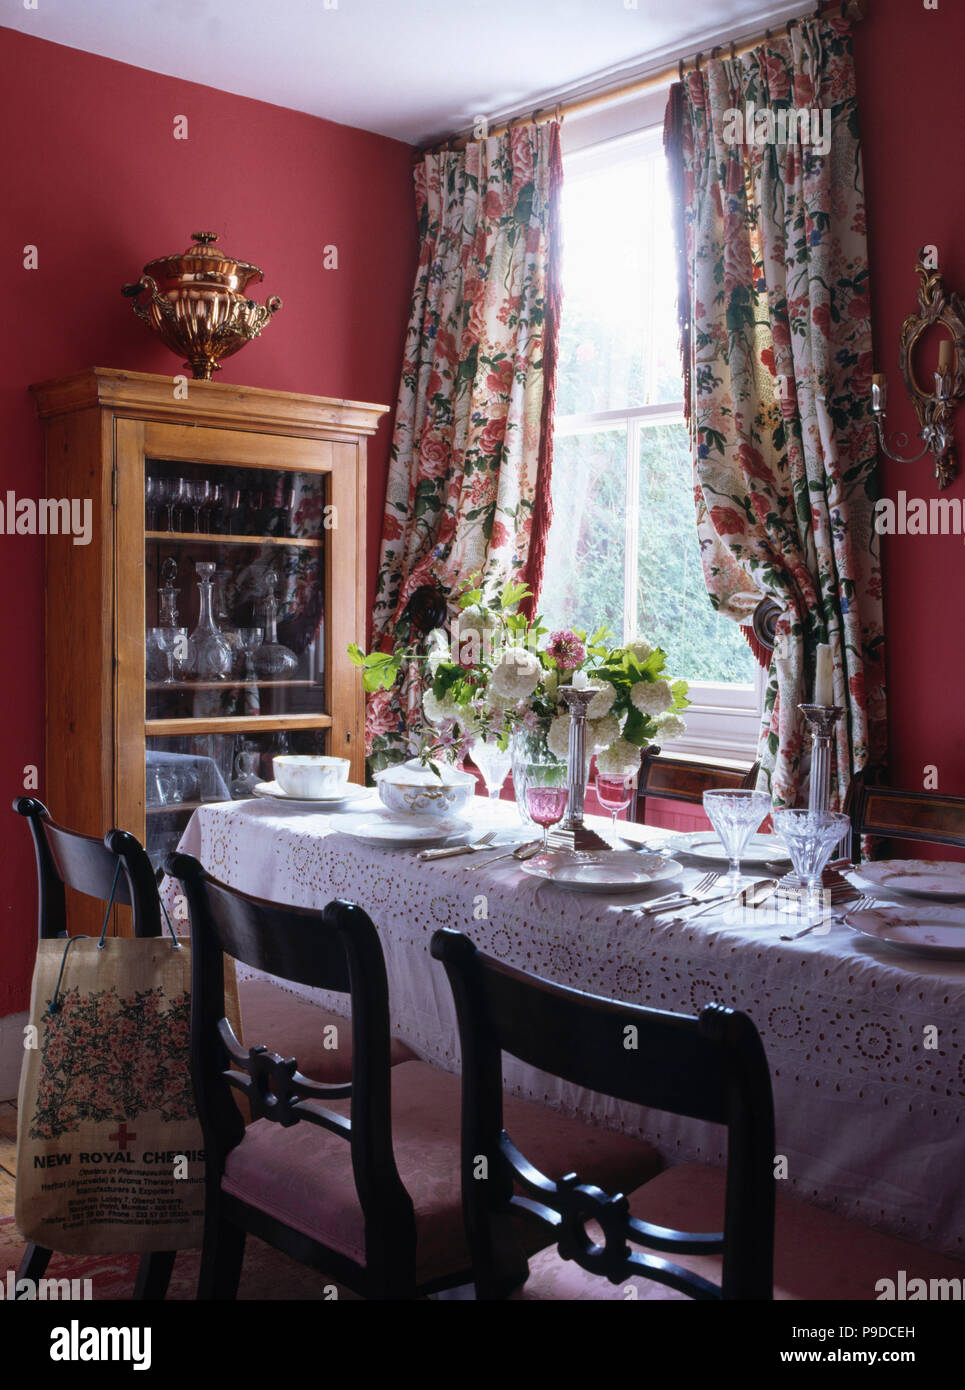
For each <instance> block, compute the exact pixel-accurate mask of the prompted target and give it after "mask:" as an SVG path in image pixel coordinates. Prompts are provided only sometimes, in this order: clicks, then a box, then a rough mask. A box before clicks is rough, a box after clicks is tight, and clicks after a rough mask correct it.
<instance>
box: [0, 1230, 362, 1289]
mask: <svg viewBox="0 0 965 1390" xmlns="http://www.w3.org/2000/svg"><path fill="white" fill-rule="evenodd" d="M23 1252H24V1241H23V1239H22V1238H21V1236H20V1234H19V1232H18V1231H17V1228H16V1226H15V1225H14V1222H13V1217H12V1216H4V1217H0V1281H2V1283H3V1285H4V1292H6V1284H7V1271H8V1270H12V1271H13V1274H14V1277H16V1272H17V1266H18V1265H19V1264H20V1258H21V1256H22V1255H23ZM200 1259H201V1255H200V1252H199V1251H197V1250H181V1251H179V1252H178V1256H177V1259H176V1260H175V1261H174V1271H173V1273H172V1275H171V1282H170V1284H169V1286H168V1292H167V1297H168V1298H169V1299H184V1300H190V1299H193V1298H194V1293H195V1288H196V1287H197V1282H198V1265H199V1262H200ZM137 1266H138V1257H137V1256H136V1255H58V1254H54V1255H53V1256H52V1257H51V1260H50V1263H49V1264H48V1266H47V1269H46V1270H45V1272H44V1278H47V1279H89V1280H90V1281H91V1293H92V1294H93V1296H94V1298H95V1300H96V1299H125V1298H130V1297H131V1294H132V1292H133V1289H134V1280H135V1278H136V1276H137ZM333 1282H334V1281H332V1280H327V1279H325V1278H324V1277H323V1276H322V1275H321V1274H316V1273H315V1271H314V1270H311V1269H308V1268H307V1267H306V1266H305V1265H301V1264H298V1263H297V1262H296V1261H295V1260H290V1259H288V1257H287V1256H286V1255H282V1254H280V1253H279V1252H278V1251H277V1250H273V1249H272V1248H271V1246H270V1245H265V1244H264V1243H263V1242H262V1241H260V1240H256V1239H255V1238H254V1236H249V1237H248V1240H247V1242H246V1244H245V1260H244V1264H243V1266H242V1270H241V1283H240V1285H239V1288H238V1298H239V1299H244V1300H252V1301H254V1300H258V1301H260V1300H263V1299H298V1298H305V1299H318V1300H323V1299H325V1297H326V1294H325V1289H326V1286H327V1287H328V1288H329V1289H331V1287H332V1284H333ZM336 1287H338V1286H336ZM329 1297H331V1294H330V1293H329ZM338 1297H339V1298H340V1299H354V1298H355V1297H356V1296H355V1295H354V1294H352V1293H350V1292H349V1290H347V1289H344V1288H340V1287H338Z"/></svg>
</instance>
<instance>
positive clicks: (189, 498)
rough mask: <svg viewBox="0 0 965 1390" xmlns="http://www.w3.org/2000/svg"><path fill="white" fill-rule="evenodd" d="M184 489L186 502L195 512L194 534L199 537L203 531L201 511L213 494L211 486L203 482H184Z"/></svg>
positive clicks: (186, 480) (185, 480)
mask: <svg viewBox="0 0 965 1390" xmlns="http://www.w3.org/2000/svg"><path fill="white" fill-rule="evenodd" d="M182 487H183V488H184V500H185V501H186V502H187V504H188V506H189V507H190V508H191V510H192V511H193V512H194V534H195V535H198V534H199V532H200V530H201V509H202V507H204V506H205V505H206V504H207V502H208V500H209V498H210V494H211V484H210V483H208V482H206V481H204V480H203V479H202V480H188V479H184V480H182Z"/></svg>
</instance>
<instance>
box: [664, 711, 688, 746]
mask: <svg viewBox="0 0 965 1390" xmlns="http://www.w3.org/2000/svg"><path fill="white" fill-rule="evenodd" d="M686 732H687V725H686V724H685V723H684V721H683V720H682V719H681V717H680V715H679V714H674V713H673V711H672V710H670V711H668V712H667V713H666V714H661V715H660V716H659V718H658V719H657V734H658V737H659V738H660V740H661V742H663V743H666V742H667V741H668V740H670V739H674V738H681V737H682V736H683V735H684V734H685V733H686Z"/></svg>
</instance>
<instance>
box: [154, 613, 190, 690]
mask: <svg viewBox="0 0 965 1390" xmlns="http://www.w3.org/2000/svg"><path fill="white" fill-rule="evenodd" d="M152 631H153V632H154V634H155V640H156V642H157V645H158V647H159V649H160V650H161V651H162V652H163V653H164V655H165V656H166V657H167V659H168V673H167V675H166V676H165V677H164V680H163V681H162V682H161V684H162V685H173V684H174V683H175V676H174V659H175V657H177V659H178V661H179V662H180V663H181V664H182V665H183V664H184V661H185V659H186V657H187V652H188V629H187V628H186V627H156V628H153V629H152Z"/></svg>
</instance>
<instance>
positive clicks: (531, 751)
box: [509, 723, 557, 834]
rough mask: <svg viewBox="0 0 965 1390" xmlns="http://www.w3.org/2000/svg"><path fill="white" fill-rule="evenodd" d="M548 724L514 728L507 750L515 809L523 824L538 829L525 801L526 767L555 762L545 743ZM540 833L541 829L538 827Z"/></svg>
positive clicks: (527, 778)
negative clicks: (529, 727) (510, 765)
mask: <svg viewBox="0 0 965 1390" xmlns="http://www.w3.org/2000/svg"><path fill="white" fill-rule="evenodd" d="M548 733H549V725H548V724H546V723H540V724H539V726H538V727H537V728H535V729H516V730H515V732H514V733H513V734H512V736H511V738H510V740H509V751H510V756H511V760H512V770H513V794H514V795H515V797H516V809H517V810H518V811H519V816H520V820H521V821H522V822H523V824H524V825H531V826H533V827H534V828H535V829H540V827H538V826H537V825H536V822H535V821H534V820H533V817H532V816H531V815H530V813H529V808H528V806H527V803H526V792H527V791H528V789H529V787H530V784H531V780H532V779H531V778H530V777H529V775H528V772H527V769H528V768H529V767H531V766H545V765H546V764H547V763H551V762H555V761H557V759H556V758H555V757H554V755H553V754H552V753H551V752H550V749H549V744H548V743H547V741H546V740H547V735H548ZM540 833H541V834H542V830H541V829H540Z"/></svg>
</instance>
